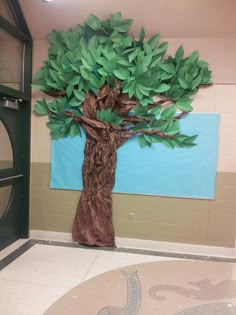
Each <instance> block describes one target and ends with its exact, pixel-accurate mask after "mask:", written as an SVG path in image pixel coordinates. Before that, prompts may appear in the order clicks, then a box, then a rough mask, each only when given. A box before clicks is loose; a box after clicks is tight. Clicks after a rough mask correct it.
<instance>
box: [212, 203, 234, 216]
mask: <svg viewBox="0 0 236 315" xmlns="http://www.w3.org/2000/svg"><path fill="white" fill-rule="evenodd" d="M210 211H211V212H213V211H214V212H215V213H224V214H225V215H236V201H231V200H213V201H211V202H210Z"/></svg>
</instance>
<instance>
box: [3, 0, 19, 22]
mask: <svg viewBox="0 0 236 315" xmlns="http://www.w3.org/2000/svg"><path fill="white" fill-rule="evenodd" d="M0 15H1V16H3V17H4V18H5V19H6V20H7V21H9V22H10V23H11V24H13V25H14V26H18V25H17V23H16V19H15V17H14V15H13V14H12V10H11V8H10V6H9V3H8V1H7V0H0Z"/></svg>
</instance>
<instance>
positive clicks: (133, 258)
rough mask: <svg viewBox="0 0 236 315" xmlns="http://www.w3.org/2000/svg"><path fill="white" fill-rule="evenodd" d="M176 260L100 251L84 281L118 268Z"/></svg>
mask: <svg viewBox="0 0 236 315" xmlns="http://www.w3.org/2000/svg"><path fill="white" fill-rule="evenodd" d="M167 260H176V259H175V258H169V257H158V256H151V255H139V254H129V253H119V252H108V251H101V252H100V253H99V255H98V257H97V258H96V260H95V261H94V263H93V265H92V266H91V268H90V270H89V272H88V274H87V275H86V277H85V278H84V280H88V279H90V278H93V277H95V276H97V275H99V274H101V273H103V272H107V271H110V270H113V269H117V268H120V267H124V266H128V265H133V264H139V263H144V262H153V261H167Z"/></svg>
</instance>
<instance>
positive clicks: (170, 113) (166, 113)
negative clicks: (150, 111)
mask: <svg viewBox="0 0 236 315" xmlns="http://www.w3.org/2000/svg"><path fill="white" fill-rule="evenodd" d="M175 113H176V106H175V105H172V106H170V107H167V108H165V109H164V110H163V111H162V112H161V118H162V119H167V120H169V119H172V118H173V117H174V116H175Z"/></svg>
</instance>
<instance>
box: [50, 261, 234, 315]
mask: <svg viewBox="0 0 236 315" xmlns="http://www.w3.org/2000/svg"><path fill="white" fill-rule="evenodd" d="M79 314H81V315H82V314H83V315H85V314H86V315H158V314H160V315H236V268H235V264H233V263H223V262H207V261H194V260H186V261H184V260H176V261H163V262H162V261H159V262H149V263H143V264H139V265H132V266H128V267H122V268H120V269H117V270H114V271H110V272H106V273H104V274H102V275H99V276H97V277H95V278H92V279H90V280H88V281H86V282H83V283H82V284H81V285H79V286H77V287H75V288H74V289H72V290H71V291H69V292H68V293H67V294H66V295H65V296H63V297H62V298H60V299H59V300H58V301H57V302H55V303H54V304H53V305H52V306H51V307H50V308H49V309H48V310H47V311H46V313H44V315H79Z"/></svg>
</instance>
